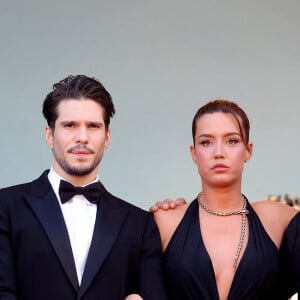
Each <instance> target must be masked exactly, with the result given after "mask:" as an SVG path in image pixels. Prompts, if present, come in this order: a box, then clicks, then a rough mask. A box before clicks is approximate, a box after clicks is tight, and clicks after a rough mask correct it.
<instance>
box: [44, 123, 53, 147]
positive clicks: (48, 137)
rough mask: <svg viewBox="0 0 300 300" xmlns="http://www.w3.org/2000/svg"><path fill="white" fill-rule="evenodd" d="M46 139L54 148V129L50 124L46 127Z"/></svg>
mask: <svg viewBox="0 0 300 300" xmlns="http://www.w3.org/2000/svg"><path fill="white" fill-rule="evenodd" d="M45 139H46V142H47V144H48V146H49V147H50V148H51V149H52V148H53V130H52V129H51V128H50V126H46V128H45Z"/></svg>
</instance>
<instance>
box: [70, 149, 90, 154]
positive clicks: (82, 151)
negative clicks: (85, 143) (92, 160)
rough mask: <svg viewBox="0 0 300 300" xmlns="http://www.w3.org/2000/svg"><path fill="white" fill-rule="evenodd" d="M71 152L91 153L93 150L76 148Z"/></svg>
mask: <svg viewBox="0 0 300 300" xmlns="http://www.w3.org/2000/svg"><path fill="white" fill-rule="evenodd" d="M71 153H73V154H79V155H80V154H91V151H88V150H84V149H75V150H73V151H71Z"/></svg>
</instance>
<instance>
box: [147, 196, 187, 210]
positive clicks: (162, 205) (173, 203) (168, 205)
mask: <svg viewBox="0 0 300 300" xmlns="http://www.w3.org/2000/svg"><path fill="white" fill-rule="evenodd" d="M186 203H187V202H186V200H185V199H184V198H182V197H181V198H177V199H176V200H172V199H164V200H162V201H157V202H156V203H155V204H154V205H153V206H151V207H150V209H149V211H150V212H156V211H158V210H160V209H162V210H169V209H174V208H176V207H177V206H180V205H184V204H186Z"/></svg>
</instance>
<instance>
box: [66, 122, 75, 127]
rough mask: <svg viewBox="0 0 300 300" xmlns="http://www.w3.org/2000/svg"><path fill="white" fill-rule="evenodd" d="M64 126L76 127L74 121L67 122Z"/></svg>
mask: <svg viewBox="0 0 300 300" xmlns="http://www.w3.org/2000/svg"><path fill="white" fill-rule="evenodd" d="M64 127H66V128H72V127H74V123H66V124H65V125H64Z"/></svg>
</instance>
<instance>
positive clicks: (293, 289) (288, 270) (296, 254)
mask: <svg viewBox="0 0 300 300" xmlns="http://www.w3.org/2000/svg"><path fill="white" fill-rule="evenodd" d="M280 251H281V259H282V282H283V283H284V284H285V286H286V292H287V293H286V296H287V297H290V296H292V295H293V294H295V293H298V294H299V293H300V213H297V214H296V216H295V217H294V218H293V219H292V220H291V222H290V224H289V226H288V228H287V229H286V232H285V235H284V237H283V241H282V245H281V249H280Z"/></svg>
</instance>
